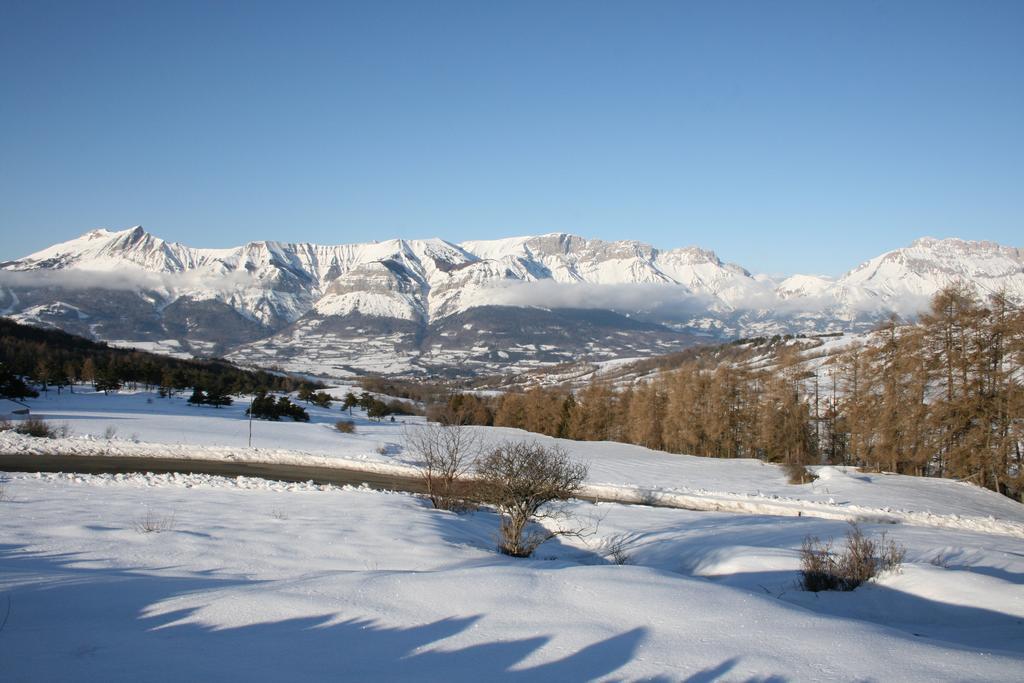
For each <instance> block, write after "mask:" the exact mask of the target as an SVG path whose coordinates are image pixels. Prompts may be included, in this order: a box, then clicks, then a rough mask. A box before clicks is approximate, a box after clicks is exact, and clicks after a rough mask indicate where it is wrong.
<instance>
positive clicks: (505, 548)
mask: <svg viewBox="0 0 1024 683" xmlns="http://www.w3.org/2000/svg"><path fill="white" fill-rule="evenodd" d="M476 474H477V486H478V490H479V495H480V499H481V500H482V501H484V502H486V503H489V504H491V505H494V506H495V507H496V508H497V509H498V512H499V513H500V514H501V532H500V539H499V549H500V550H501V552H503V553H505V554H506V555H512V556H513V557H529V556H530V555H531V554H533V551H534V550H536V549H537V547H538V546H539V545H540V544H541V543H544V542H545V541H547V540H549V539H551V538H554V537H555V536H559V535H565V534H567V533H571V534H579V533H580V530H579V529H572V530H569V529H564V528H557V529H548V528H545V527H542V526H540V525H533V526H531V522H536V521H538V520H541V519H548V518H553V517H564V515H562V514H561V512H562V511H561V510H560V509H558V508H557V507H553V506H552V505H551V504H552V503H555V502H556V501H564V500H566V499H568V498H571V497H572V496H574V495H576V494H577V493H579V490H580V487H581V486H582V484H583V480H584V479H585V478H586V476H587V466H586V465H584V464H582V463H577V462H573V461H572V460H570V459H569V456H568V454H567V453H566V452H565V450H563V449H562V448H559V447H557V446H556V447H547V446H544V445H542V444H539V443H536V442H534V443H527V442H514V441H508V442H505V443H502V444H500V445H499V446H497V447H496V448H494V449H493V450H491V451H490V452H488V453H487V454H486V455H484V456H483V457H481V458H480V460H479V461H478V463H477V467H476Z"/></svg>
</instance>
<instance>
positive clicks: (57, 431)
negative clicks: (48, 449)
mask: <svg viewBox="0 0 1024 683" xmlns="http://www.w3.org/2000/svg"><path fill="white" fill-rule="evenodd" d="M51 431H52V432H53V435H54V438H59V439H66V438H68V437H69V436H71V434H72V432H74V430H73V429H71V425H69V424H68V423H67V422H61V423H60V424H59V425H57V426H56V427H51Z"/></svg>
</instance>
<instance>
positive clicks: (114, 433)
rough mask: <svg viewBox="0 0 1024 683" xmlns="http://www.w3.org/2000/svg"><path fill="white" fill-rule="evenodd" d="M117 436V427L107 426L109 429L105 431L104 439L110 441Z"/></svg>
mask: <svg viewBox="0 0 1024 683" xmlns="http://www.w3.org/2000/svg"><path fill="white" fill-rule="evenodd" d="M115 436H117V427H115V426H114V425H107V428H106V429H104V430H103V438H104V439H106V440H107V441H110V440H111V439H113V438H114V437H115Z"/></svg>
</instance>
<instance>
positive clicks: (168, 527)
mask: <svg viewBox="0 0 1024 683" xmlns="http://www.w3.org/2000/svg"><path fill="white" fill-rule="evenodd" d="M132 528H133V529H135V531H137V532H138V533H140V534H159V533H163V532H165V531H173V530H174V513H173V512H172V513H171V514H169V515H158V514H157V513H155V512H153V510H146V514H145V515H144V516H142V517H139V518H138V519H136V520H135V521H134V522H132Z"/></svg>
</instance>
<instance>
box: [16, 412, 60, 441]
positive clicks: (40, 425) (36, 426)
mask: <svg viewBox="0 0 1024 683" xmlns="http://www.w3.org/2000/svg"><path fill="white" fill-rule="evenodd" d="M14 431H16V432H17V433H18V434H25V435H27V436H34V437H37V438H42V439H53V438H55V437H56V434H55V433H54V431H53V429H52V428H51V427H50V425H49V424H48V423H47V422H46V420H44V419H42V418H38V417H30V418H28V419H26V420H22V421H21V422H19V423H18V424H17V425H16V426H15V427H14Z"/></svg>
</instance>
